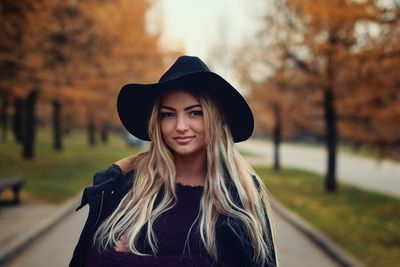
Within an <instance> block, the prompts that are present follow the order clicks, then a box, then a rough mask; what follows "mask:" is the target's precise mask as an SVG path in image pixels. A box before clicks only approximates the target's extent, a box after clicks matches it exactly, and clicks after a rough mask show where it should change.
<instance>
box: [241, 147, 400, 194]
mask: <svg viewBox="0 0 400 267" xmlns="http://www.w3.org/2000/svg"><path fill="white" fill-rule="evenodd" d="M238 147H239V148H241V149H244V150H246V151H249V152H253V153H255V154H257V155H258V156H259V157H261V158H254V159H253V160H252V161H251V162H252V163H261V164H268V165H272V161H273V147H272V144H271V143H270V142H267V141H260V140H249V141H246V142H242V143H239V144H238ZM280 151H281V152H280V153H281V164H282V166H293V167H299V168H304V169H309V170H313V171H316V172H318V173H320V174H322V175H325V172H326V171H325V170H326V162H327V160H326V157H327V153H326V151H325V148H322V147H321V148H318V147H304V146H297V145H291V144H282V145H281V150H280ZM337 177H338V180H339V181H342V182H346V183H348V184H352V185H355V186H357V187H360V188H363V189H367V190H371V191H376V192H381V193H385V194H388V195H391V196H395V197H400V163H396V162H393V161H389V160H383V161H377V160H373V159H369V158H363V157H357V156H352V155H348V154H343V153H341V154H338V164H337Z"/></svg>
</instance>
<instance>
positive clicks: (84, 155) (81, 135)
mask: <svg viewBox="0 0 400 267" xmlns="http://www.w3.org/2000/svg"><path fill="white" fill-rule="evenodd" d="M9 139H11V138H9ZM21 151H22V147H21V146H20V145H17V144H15V142H13V141H11V140H9V141H8V142H6V143H0V179H2V178H5V177H23V178H24V179H25V186H24V189H23V190H22V192H23V193H22V201H24V202H35V201H50V202H55V203H59V202H61V201H63V200H65V199H67V198H69V197H71V196H72V195H73V194H75V193H77V192H79V191H80V190H82V189H83V187H84V186H86V185H88V184H91V182H92V178H93V174H94V173H95V172H97V171H99V170H101V169H105V168H107V167H108V166H109V165H110V164H112V163H113V162H115V161H117V160H118V159H121V158H123V157H126V156H129V155H132V154H134V153H136V152H137V151H135V150H134V149H132V148H129V147H128V146H127V145H126V144H125V142H124V140H123V139H122V138H121V137H120V136H119V135H117V134H112V135H111V136H110V140H109V143H108V144H101V143H100V142H98V143H97V145H96V146H94V147H90V146H89V145H88V142H87V136H86V134H85V132H72V133H71V134H70V135H68V136H66V137H65V138H64V149H63V150H62V151H60V152H56V151H54V150H53V149H52V139H51V133H50V132H48V131H45V130H41V131H39V134H38V136H37V142H36V149H35V152H36V155H35V158H34V159H33V160H24V159H22V157H21Z"/></svg>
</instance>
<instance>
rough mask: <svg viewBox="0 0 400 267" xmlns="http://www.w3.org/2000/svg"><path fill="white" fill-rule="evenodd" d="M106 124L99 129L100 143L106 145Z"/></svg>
mask: <svg viewBox="0 0 400 267" xmlns="http://www.w3.org/2000/svg"><path fill="white" fill-rule="evenodd" d="M108 128H109V127H108V124H104V125H103V127H102V128H101V132H100V136H101V142H102V143H103V144H107V143H108Z"/></svg>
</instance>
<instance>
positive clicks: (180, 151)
mask: <svg viewBox="0 0 400 267" xmlns="http://www.w3.org/2000/svg"><path fill="white" fill-rule="evenodd" d="M171 149H172V151H173V152H174V154H176V155H179V156H189V155H195V154H197V153H200V152H201V151H202V150H203V149H202V148H197V147H196V148H194V147H173V148H171Z"/></svg>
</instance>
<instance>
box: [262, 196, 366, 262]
mask: <svg viewBox="0 0 400 267" xmlns="http://www.w3.org/2000/svg"><path fill="white" fill-rule="evenodd" d="M270 201H271V206H272V208H273V210H274V211H275V212H276V213H277V214H278V215H279V216H281V217H282V218H283V219H284V220H286V221H287V222H289V223H290V224H291V225H292V226H294V227H295V228H296V229H297V230H299V231H300V232H302V233H303V234H304V235H305V236H306V237H307V238H308V239H310V240H311V241H312V242H313V243H315V244H316V245H317V246H318V247H320V248H321V249H322V250H323V251H324V252H325V253H326V254H327V255H328V256H329V257H331V258H332V259H333V260H334V261H336V262H337V263H338V264H339V265H340V266H343V267H364V265H363V264H362V263H360V262H359V261H358V260H357V259H355V258H354V257H353V256H352V255H350V254H348V253H347V252H345V251H344V250H343V249H342V248H340V247H339V246H338V245H336V244H334V243H333V242H332V241H331V240H330V239H328V238H327V237H326V236H325V235H324V234H323V233H321V232H320V231H318V230H317V229H315V228H314V227H312V226H311V225H310V224H309V223H307V222H306V221H304V220H303V219H301V218H300V217H299V216H298V215H296V214H295V213H293V212H292V211H290V210H289V209H287V208H285V207H284V206H283V205H282V204H281V203H279V202H278V201H277V200H274V199H270Z"/></svg>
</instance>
